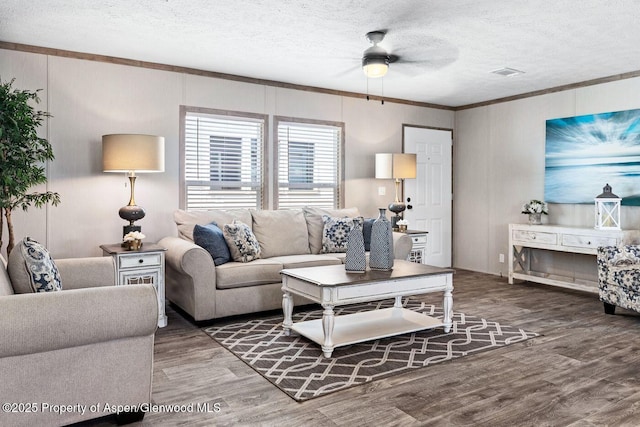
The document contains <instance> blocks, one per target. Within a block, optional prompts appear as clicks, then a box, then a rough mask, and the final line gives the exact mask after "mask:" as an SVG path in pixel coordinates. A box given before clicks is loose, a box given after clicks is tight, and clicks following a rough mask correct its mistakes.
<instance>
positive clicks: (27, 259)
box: [8, 237, 62, 293]
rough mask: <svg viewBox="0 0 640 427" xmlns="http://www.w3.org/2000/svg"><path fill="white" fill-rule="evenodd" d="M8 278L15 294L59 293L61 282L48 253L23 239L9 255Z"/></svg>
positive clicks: (28, 239)
mask: <svg viewBox="0 0 640 427" xmlns="http://www.w3.org/2000/svg"><path fill="white" fill-rule="evenodd" d="M8 268H9V276H10V277H11V282H12V284H13V290H14V291H15V292H16V293H31V292H50V291H61V290H62V281H61V280H60V273H59V271H58V268H57V267H56V264H55V263H54V262H53V259H52V258H51V255H50V254H49V251H47V249H46V248H45V247H44V246H42V245H41V244H40V243H38V242H36V241H35V240H31V239H30V238H29V237H25V238H24V239H22V241H20V243H18V244H17V245H16V246H15V247H14V248H13V250H12V251H11V254H10V255H9V267H8Z"/></svg>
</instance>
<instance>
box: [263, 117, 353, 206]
mask: <svg viewBox="0 0 640 427" xmlns="http://www.w3.org/2000/svg"><path fill="white" fill-rule="evenodd" d="M275 126H276V129H277V138H276V139H277V168H276V169H277V171H278V172H277V179H278V186H277V197H276V203H275V204H276V208H295V207H302V206H316V207H322V208H339V207H341V206H342V199H343V197H344V196H343V190H342V186H343V184H342V175H343V166H342V165H343V161H342V157H343V155H342V146H343V134H344V131H343V130H344V125H343V124H341V123H327V122H318V121H312V120H297V119H291V118H283V117H276V118H275Z"/></svg>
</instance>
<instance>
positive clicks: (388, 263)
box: [369, 208, 393, 271]
mask: <svg viewBox="0 0 640 427" xmlns="http://www.w3.org/2000/svg"><path fill="white" fill-rule="evenodd" d="M379 209H380V215H379V216H378V218H377V219H376V220H375V221H374V222H373V226H372V227H371V250H370V253H369V267H370V268H371V269H372V270H383V271H391V270H392V269H393V233H392V231H391V222H390V221H389V220H388V219H387V217H386V216H385V211H386V209H384V208H379Z"/></svg>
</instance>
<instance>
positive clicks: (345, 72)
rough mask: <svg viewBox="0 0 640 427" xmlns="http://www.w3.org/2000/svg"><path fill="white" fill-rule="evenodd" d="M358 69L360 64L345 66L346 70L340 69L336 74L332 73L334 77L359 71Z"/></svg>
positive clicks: (360, 68)
mask: <svg viewBox="0 0 640 427" xmlns="http://www.w3.org/2000/svg"><path fill="white" fill-rule="evenodd" d="M360 70H362V67H361V66H360V65H356V66H353V67H350V68H347V69H346V70H343V71H340V72H339V73H337V74H334V77H346V76H349V75H353V74H355V72H356V71H360ZM360 72H361V71H360Z"/></svg>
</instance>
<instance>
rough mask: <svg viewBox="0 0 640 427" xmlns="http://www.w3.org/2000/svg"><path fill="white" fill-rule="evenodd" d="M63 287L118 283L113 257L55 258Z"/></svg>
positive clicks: (92, 286) (72, 287)
mask: <svg viewBox="0 0 640 427" xmlns="http://www.w3.org/2000/svg"><path fill="white" fill-rule="evenodd" d="M55 263H56V267H58V271H60V280H61V281H62V289H81V288H95V287H99V286H113V285H115V284H116V268H115V264H114V261H113V258H112V257H92V258H63V259H56V260H55Z"/></svg>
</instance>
